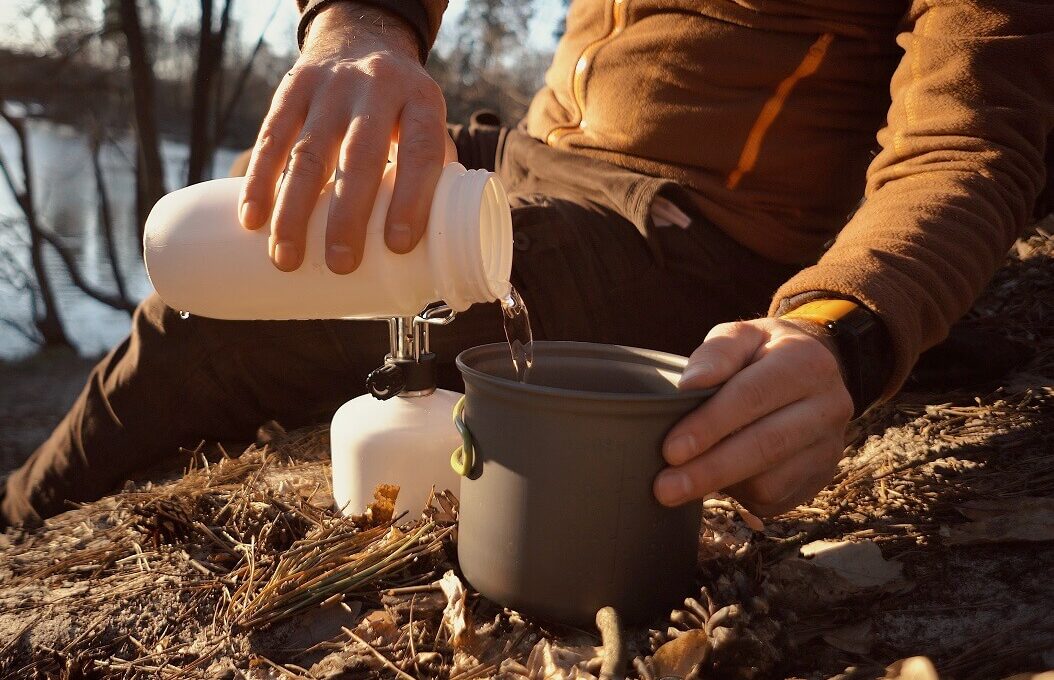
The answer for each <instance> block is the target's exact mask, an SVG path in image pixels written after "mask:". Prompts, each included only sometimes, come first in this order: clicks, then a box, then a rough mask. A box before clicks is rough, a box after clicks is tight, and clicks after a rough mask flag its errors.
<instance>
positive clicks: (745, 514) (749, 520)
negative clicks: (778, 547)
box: [736, 503, 765, 531]
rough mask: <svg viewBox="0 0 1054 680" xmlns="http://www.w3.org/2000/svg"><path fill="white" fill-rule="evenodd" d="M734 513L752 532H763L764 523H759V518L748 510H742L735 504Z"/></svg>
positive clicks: (741, 507)
mask: <svg viewBox="0 0 1054 680" xmlns="http://www.w3.org/2000/svg"><path fill="white" fill-rule="evenodd" d="M736 512H738V513H739V516H740V517H741V518H742V519H743V521H744V522H746V525H747V526H748V527H750V528H751V529H753V530H754V531H764V530H765V523H764V522H762V521H761V518H760V517H758V516H757V515H755V514H754V513H752V512H751V511H750V510H747V509H746V508H744V507H743V506H742V505H740V504H739V503H736Z"/></svg>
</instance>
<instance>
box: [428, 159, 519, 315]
mask: <svg viewBox="0 0 1054 680" xmlns="http://www.w3.org/2000/svg"><path fill="white" fill-rule="evenodd" d="M433 200H434V201H437V202H438V205H435V206H433V211H432V215H433V223H431V224H429V239H430V246H431V248H430V251H431V260H432V267H433V270H434V272H435V274H436V283H437V285H436V289H437V292H438V293H439V294H440V296H441V298H442V299H443V300H444V301H445V302H446V303H447V304H448V305H449V306H450V307H451V308H452V309H454V310H455V311H459V312H460V311H464V310H466V309H468V308H469V307H470V306H471V305H473V304H475V303H477V302H492V301H494V300H498V299H500V298H503V297H505V296H506V295H507V294H508V291H509V277H510V276H511V273H512V216H511V211H510V208H509V200H508V197H507V196H506V195H505V189H504V188H503V187H502V185H501V182H500V181H499V180H498V178H497V176H496V175H495V174H494V173H491V172H487V171H486V170H465V169H464V168H463V167H462V166H460V165H457V164H451V165H448V166H447V167H446V169H445V170H444V172H443V176H442V177H441V178H440V181H439V185H438V186H437V187H436V193H435V198H434V199H433ZM436 222H438V224H436Z"/></svg>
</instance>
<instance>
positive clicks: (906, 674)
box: [883, 656, 940, 680]
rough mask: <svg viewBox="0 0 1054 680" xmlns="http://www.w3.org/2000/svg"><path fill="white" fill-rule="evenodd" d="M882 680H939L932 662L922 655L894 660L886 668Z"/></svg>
mask: <svg viewBox="0 0 1054 680" xmlns="http://www.w3.org/2000/svg"><path fill="white" fill-rule="evenodd" d="M883 678H884V680H940V676H939V675H937V669H936V668H934V667H933V662H931V661H930V660H929V659H927V658H926V657H924V656H913V657H911V658H908V659H901V660H900V661H895V662H893V663H892V664H891V665H889V666H888V667H887V668H886V674H885V675H884V676H883Z"/></svg>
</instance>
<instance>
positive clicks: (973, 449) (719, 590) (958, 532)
mask: <svg viewBox="0 0 1054 680" xmlns="http://www.w3.org/2000/svg"><path fill="white" fill-rule="evenodd" d="M1026 349H1027V352H1026V351H1024V350H1026ZM971 356H972V357H974V362H973V365H974V369H971V370H953V369H955V368H956V366H958V367H959V368H960V369H962V365H963V359H964V357H966V358H968V357H971ZM956 357H958V358H956ZM981 369H983V370H981ZM942 380H944V381H946V382H950V383H951V384H948V385H942V386H939V387H938V386H937V384H938V383H939V382H941V381H942ZM327 449H328V437H327V433H326V431H325V429H324V428H315V429H310V430H306V431H300V432H294V433H288V434H286V433H282V432H280V431H275V432H273V433H272V434H271V435H270V437H269V439H267V440H266V441H261V442H259V443H258V444H257V445H254V446H252V447H250V448H249V449H248V450H247V451H246V452H245V453H243V454H242V455H240V456H238V457H234V458H222V459H217V458H215V457H212V458H211V459H209V458H207V457H204V456H201V455H194V456H193V458H194V460H195V465H194V467H193V469H192V470H190V471H189V472H187V473H186V474H175V475H171V476H169V477H167V478H158V479H155V480H153V481H152V482H143V483H138V484H130V485H129V486H128V487H127V488H126V489H125V490H123V491H122V492H121V493H118V494H115V495H114V496H111V497H109V498H106V499H103V500H101V501H99V502H97V503H94V504H90V505H88V506H85V507H83V508H80V509H77V510H73V511H71V512H68V513H65V514H64V515H61V516H59V517H57V518H54V519H52V520H49V521H48V522H47V524H46V525H45V527H43V528H42V529H40V530H36V531H32V532H9V533H8V534H6V535H5V536H3V537H0V543H2V544H0V677H19V678H22V677H210V678H236V677H254V678H255V677H299V678H380V677H403V678H405V677H441V678H459V679H467V678H480V677H505V678H542V677H555V678H599V677H605V678H615V677H632V678H642V679H645V680H659V679H660V678H810V679H812V678H840V679H842V680H849V679H850V678H883V677H888V678H898V677H899V678H908V677H911V678H933V677H937V676H936V675H933V674H928V675H927V674H919V673H921V672H919V671H912V672H914V673H916V674H910V673H909V672H908V670H907V665H905V666H904V668H902V669H900V670H896V668H897V666H896V664H897V663H898V661H900V660H903V659H905V658H907V657H913V656H917V655H920V656H925V657H928V658H929V659H931V660H932V666H933V667H935V669H936V671H935V672H939V674H940V677H942V678H955V679H957V680H972V679H977V680H982V679H983V680H989V679H999V678H1008V677H1011V676H1014V677H1015V678H1018V677H1022V678H1028V677H1032V676H1031V675H1030V674H1031V673H1037V672H1040V671H1043V670H1046V669H1051V668H1054V618H1052V616H1051V612H1052V611H1054V579H1051V577H1050V575H1051V574H1052V573H1054V456H1052V455H1051V454H1052V452H1054V238H1052V236H1051V234H1050V233H1048V232H1046V231H1043V230H1042V228H1041V229H1040V231H1038V232H1037V233H1036V234H1034V235H1033V236H1031V237H1030V238H1029V239H1027V240H1022V241H1020V242H1019V243H1018V244H1017V246H1016V247H1015V249H1014V251H1013V252H1012V253H1011V257H1010V259H1009V261H1008V263H1007V265H1006V266H1005V267H1004V268H1003V269H1002V270H1001V271H1000V272H999V274H998V275H997V277H996V279H995V280H994V281H993V283H992V285H991V286H990V287H989V289H988V291H987V292H986V294H985V296H984V297H983V298H982V300H981V301H979V302H978V304H977V305H976V306H975V309H974V310H973V311H972V312H971V314H970V315H969V317H968V319H967V321H966V325H965V326H963V333H962V335H961V337H960V342H959V343H958V344H957V345H954V346H951V348H950V349H947V350H946V351H945V353H944V354H943V355H933V356H930V357H928V358H927V360H926V361H925V362H924V364H923V365H922V366H921V367H920V369H919V371H918V372H917V373H916V379H915V380H914V382H912V383H911V384H909V386H908V389H907V390H906V391H905V392H903V393H901V394H900V395H898V396H897V397H896V398H895V399H894V400H893V401H892V402H891V403H889V404H886V405H884V406H882V407H881V408H878V409H875V410H874V411H873V412H871V413H870V414H868V416H867V417H866V418H865V419H863V422H860V423H858V427H857V429H856V430H855V431H854V433H853V438H852V442H851V443H850V446H849V447H848V449H847V454H848V456H847V458H846V460H845V461H844V463H843V465H842V467H841V470H840V473H839V475H838V476H837V478H836V479H835V480H834V482H833V483H832V484H831V485H830V486H829V487H828V488H827V489H825V490H824V491H823V492H822V493H821V494H820V495H819V496H818V497H817V498H816V499H815V500H814V501H813V502H812V503H810V504H809V505H808V506H802V507H799V508H797V509H796V510H794V511H792V512H790V513H787V514H785V515H783V516H781V517H778V518H775V519H774V520H771V521H766V522H764V523H762V522H761V521H760V520H758V519H757V518H756V517H753V516H752V515H750V514H749V513H748V512H746V511H745V510H743V509H742V508H740V507H739V506H737V505H736V504H735V503H734V502H733V501H731V500H730V499H726V498H713V499H710V500H708V501H706V503H705V504H704V516H705V522H704V526H703V529H702V533H701V541H700V562H699V583H698V588H699V589H698V591H697V592H693V593H689V594H687V595H688V597H687V598H686V600H685V603H684V606H683V607H682V608H679V609H677V610H675V611H673V612H670V614H669V615H668V616H664V617H660V618H659V619H656V620H655V621H653V622H652V623H651V625H650V626H648V627H645V628H624V627H621V626H619V625H617V624H616V623H615V622H613V621H612V620H611V619H610V618H608V616H607V614H602V615H600V616H599V617H598V623H599V630H587V631H581V630H570V629H565V628H559V627H554V626H549V625H546V624H545V623H544V622H537V621H530V620H525V619H523V618H522V617H520V616H519V615H518V614H516V613H515V612H511V611H508V610H503V609H501V608H500V607H498V606H496V605H494V604H493V603H490V602H488V601H487V600H485V599H484V598H482V597H481V596H479V595H478V594H476V593H474V592H472V590H471V588H470V587H469V586H468V585H467V584H465V583H463V582H462V581H461V580H460V578H459V573H458V571H457V565H456V562H455V560H454V555H455V552H454V545H455V541H456V531H455V528H456V500H455V499H453V498H451V497H449V496H442V497H440V498H437V499H436V501H435V503H434V504H433V506H432V508H431V509H430V510H429V511H427V512H426V513H425V514H424V515H423V516H422V517H421V519H419V520H415V522H414V523H413V524H411V525H410V526H408V527H402V528H401V529H394V528H391V527H390V525H389V524H388V523H387V518H386V517H385V515H384V512H383V504H380V505H378V507H377V508H375V509H374V510H372V511H371V513H372V514H370V515H369V516H368V517H364V518H361V519H360V520H359V521H358V522H357V523H355V524H349V523H348V522H346V521H344V520H342V519H340V518H339V517H338V516H337V515H336V513H334V512H333V511H332V510H331V509H330V506H331V498H330V496H329V494H328V481H327V480H328V470H327V467H326V457H327ZM408 556H409V557H408ZM888 668H892V669H893V670H887V669H888ZM1015 674H1024V675H1021V676H1018V675H1015Z"/></svg>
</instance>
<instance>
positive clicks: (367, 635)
mask: <svg viewBox="0 0 1054 680" xmlns="http://www.w3.org/2000/svg"><path fill="white" fill-rule="evenodd" d="M355 634H356V635H358V636H359V637H361V638H362V639H363V640H366V641H367V642H369V643H370V644H372V645H382V646H383V645H387V644H389V643H391V642H393V641H394V640H396V639H397V638H398V637H399V627H398V626H396V625H395V621H393V620H392V615H391V614H389V613H388V612H387V611H385V610H384V609H375V610H373V611H372V612H370V613H369V614H367V615H366V616H364V617H363V619H362V621H360V622H359V625H357V626H355Z"/></svg>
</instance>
